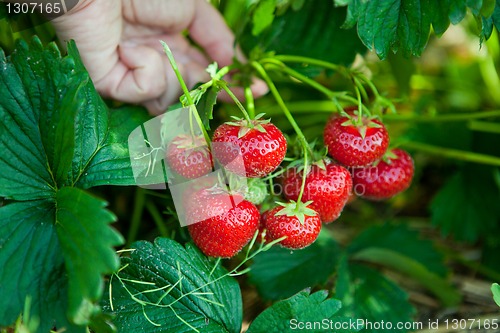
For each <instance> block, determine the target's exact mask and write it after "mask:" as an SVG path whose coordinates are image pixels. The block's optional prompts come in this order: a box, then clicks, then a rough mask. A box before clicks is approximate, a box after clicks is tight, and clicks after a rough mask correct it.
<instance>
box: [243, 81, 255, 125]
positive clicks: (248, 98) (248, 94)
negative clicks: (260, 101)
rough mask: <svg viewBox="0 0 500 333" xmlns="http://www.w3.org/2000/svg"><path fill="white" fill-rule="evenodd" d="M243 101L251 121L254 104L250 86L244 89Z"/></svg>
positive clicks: (253, 116)
mask: <svg viewBox="0 0 500 333" xmlns="http://www.w3.org/2000/svg"><path fill="white" fill-rule="evenodd" d="M245 100H246V103H247V109H248V114H249V115H250V118H252V119H253V118H255V102H254V99H253V94H252V89H251V88H250V85H247V86H246V87H245Z"/></svg>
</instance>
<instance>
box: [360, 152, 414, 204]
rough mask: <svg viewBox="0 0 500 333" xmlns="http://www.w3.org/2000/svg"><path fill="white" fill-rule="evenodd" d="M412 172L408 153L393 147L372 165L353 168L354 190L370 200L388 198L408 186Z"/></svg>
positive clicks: (411, 162) (411, 161)
mask: <svg viewBox="0 0 500 333" xmlns="http://www.w3.org/2000/svg"><path fill="white" fill-rule="evenodd" d="M413 174H414V163H413V159H412V158H411V156H410V154H408V153H407V152H406V151H404V150H402V149H393V150H390V151H389V152H388V153H386V154H385V155H384V157H383V158H382V159H381V160H379V161H377V162H375V163H373V164H372V165H369V166H365V167H362V168H355V169H354V170H353V174H352V176H353V182H354V191H355V193H356V194H357V195H359V196H361V197H364V198H366V199H370V200H383V199H389V198H391V197H393V196H395V195H396V194H399V193H401V192H403V191H405V190H406V189H407V188H408V187H409V186H410V184H411V181H412V178H413Z"/></svg>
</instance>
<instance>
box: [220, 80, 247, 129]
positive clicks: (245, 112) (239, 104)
mask: <svg viewBox="0 0 500 333" xmlns="http://www.w3.org/2000/svg"><path fill="white" fill-rule="evenodd" d="M221 87H222V89H224V91H225V92H226V93H227V94H228V95H229V97H231V99H232V100H233V101H234V102H235V103H236V105H237V106H238V108H239V109H240V111H241V113H243V117H245V119H246V120H248V122H250V121H251V120H252V119H253V118H250V115H249V114H248V112H247V110H245V107H244V106H243V104H241V102H240V101H239V100H238V97H236V96H235V95H234V93H233V92H232V91H231V89H229V87H228V86H227V84H225V83H223V82H221Z"/></svg>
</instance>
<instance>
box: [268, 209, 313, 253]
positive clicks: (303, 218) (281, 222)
mask: <svg viewBox="0 0 500 333" xmlns="http://www.w3.org/2000/svg"><path fill="white" fill-rule="evenodd" d="M309 204H310V203H309V202H306V203H303V202H295V201H290V202H289V203H286V204H285V203H279V206H277V207H275V208H273V209H271V210H269V211H267V212H265V213H264V214H265V216H266V218H265V221H264V223H265V226H264V227H265V229H266V240H270V241H272V240H277V239H280V238H283V237H286V238H285V239H283V240H282V241H280V242H279V244H280V245H281V246H282V247H285V248H288V249H302V248H305V247H307V246H309V245H311V244H312V243H314V241H315V240H316V239H317V238H318V235H319V232H320V231H321V220H320V218H319V216H318V214H317V212H316V211H314V210H313V209H311V208H309V207H308V205H309Z"/></svg>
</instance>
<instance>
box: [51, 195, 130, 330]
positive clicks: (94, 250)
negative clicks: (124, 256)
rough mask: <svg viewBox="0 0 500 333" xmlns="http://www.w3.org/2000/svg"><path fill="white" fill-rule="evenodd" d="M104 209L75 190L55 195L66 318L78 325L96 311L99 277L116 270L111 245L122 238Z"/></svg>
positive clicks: (87, 321) (117, 261)
mask: <svg viewBox="0 0 500 333" xmlns="http://www.w3.org/2000/svg"><path fill="white" fill-rule="evenodd" d="M104 206H105V202H103V201H101V200H98V199H96V198H94V197H92V196H90V195H89V194H87V193H85V192H83V191H82V190H80V189H77V188H70V187H65V188H62V189H61V190H59V191H58V192H57V204H56V207H57V209H56V220H55V225H56V231H57V236H58V239H59V242H60V246H61V249H62V254H63V256H64V259H65V260H64V261H65V264H66V270H67V272H68V281H69V309H68V316H69V317H70V318H72V319H73V321H74V322H75V323H76V324H79V325H86V324H88V323H89V322H90V318H91V316H92V315H94V314H95V313H97V312H99V309H98V308H97V307H96V306H95V305H94V304H93V303H94V302H96V301H98V300H99V299H100V297H101V295H102V280H101V275H103V274H108V273H112V272H114V271H116V270H117V269H118V268H119V260H118V257H117V256H116V253H115V251H114V250H113V246H117V245H120V244H122V243H123V239H122V237H121V235H120V234H118V233H117V232H116V231H114V230H113V229H111V228H110V227H108V224H109V223H111V222H113V221H114V220H115V219H116V218H115V217H114V215H113V214H112V213H111V212H109V211H107V210H105V209H104Z"/></svg>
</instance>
